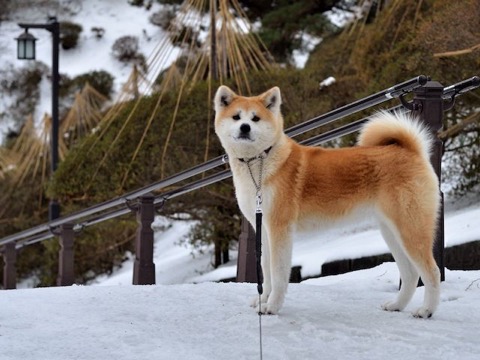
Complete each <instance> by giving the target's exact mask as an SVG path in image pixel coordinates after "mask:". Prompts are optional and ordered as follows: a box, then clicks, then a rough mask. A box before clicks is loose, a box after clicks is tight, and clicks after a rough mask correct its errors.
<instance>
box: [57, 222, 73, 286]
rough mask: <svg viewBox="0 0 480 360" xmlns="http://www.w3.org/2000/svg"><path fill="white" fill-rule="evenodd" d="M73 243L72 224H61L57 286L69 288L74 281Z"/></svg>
mask: <svg viewBox="0 0 480 360" xmlns="http://www.w3.org/2000/svg"><path fill="white" fill-rule="evenodd" d="M74 241H75V232H74V231H73V224H71V223H67V224H63V225H62V228H61V231H60V236H59V239H58V242H59V244H60V251H59V253H58V277H57V285H58V286H70V285H72V284H73V283H74V281H75V275H74V271H73V264H74V250H73V243H74Z"/></svg>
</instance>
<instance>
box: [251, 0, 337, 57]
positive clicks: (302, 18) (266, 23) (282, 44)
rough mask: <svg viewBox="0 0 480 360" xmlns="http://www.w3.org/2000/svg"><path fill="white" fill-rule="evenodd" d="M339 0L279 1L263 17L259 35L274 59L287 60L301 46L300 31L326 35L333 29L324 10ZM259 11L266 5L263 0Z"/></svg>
mask: <svg viewBox="0 0 480 360" xmlns="http://www.w3.org/2000/svg"><path fill="white" fill-rule="evenodd" d="M337 2H338V1H321V2H320V1H309V0H302V1H288V0H283V1H279V2H278V3H276V4H275V6H274V7H273V10H271V11H269V12H267V13H266V14H265V15H264V16H263V17H262V28H261V30H260V33H259V35H260V37H261V39H262V40H263V41H264V43H265V44H266V46H267V48H268V49H269V51H270V52H271V53H272V54H273V55H274V56H275V58H276V59H277V61H286V60H288V59H289V57H290V56H291V54H292V52H293V50H295V49H298V48H300V47H301V39H300V36H299V35H300V34H301V33H303V32H307V33H309V34H311V35H316V36H322V37H323V36H327V35H329V34H331V33H334V32H335V31H336V28H335V26H333V25H332V24H331V23H330V21H329V20H328V19H327V18H326V17H325V16H324V15H323V12H325V11H327V10H329V9H331V8H332V6H333V5H334V4H335V3H337ZM254 9H258V11H262V9H263V10H264V9H268V7H267V6H266V4H265V3H263V4H261V7H260V8H254Z"/></svg>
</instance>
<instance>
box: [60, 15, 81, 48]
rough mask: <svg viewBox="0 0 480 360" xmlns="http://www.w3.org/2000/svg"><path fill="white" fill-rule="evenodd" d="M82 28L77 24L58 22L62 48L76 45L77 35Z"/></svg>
mask: <svg viewBox="0 0 480 360" xmlns="http://www.w3.org/2000/svg"><path fill="white" fill-rule="evenodd" d="M82 30H83V28H82V26H81V25H79V24H75V23H72V22H68V21H64V22H61V23H60V43H61V44H62V48H63V49H64V50H69V49H73V48H75V47H77V43H78V37H79V35H80V33H81V32H82Z"/></svg>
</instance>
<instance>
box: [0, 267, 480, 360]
mask: <svg viewBox="0 0 480 360" xmlns="http://www.w3.org/2000/svg"><path fill="white" fill-rule="evenodd" d="M171 271H172V272H175V271H177V269H171ZM397 288H398V272H397V269H396V267H395V265H394V264H393V263H387V264H383V265H381V266H378V267H376V268H373V269H369V270H364V271H358V272H354V273H349V274H345V275H341V276H332V277H325V278H320V279H315V280H308V281H306V282H304V283H301V284H291V286H290V288H289V292H288V294H287V299H286V304H285V306H284V308H283V309H282V311H281V313H280V314H279V315H275V316H262V318H261V319H262V332H263V357H264V359H292V360H296V359H352V360H353V359H355V360H359V359H368V360H375V359H379V360H384V359H389V360H394V359H399V360H405V359H412V360H413V359H419V360H429V359H432V360H433V359H435V360H437V359H462V360H474V359H478V356H479V354H480V342H479V339H478V334H479V330H480V311H478V310H479V309H478V307H479V304H480V271H470V272H462V271H447V280H446V281H445V282H444V283H442V295H441V304H440V306H439V309H438V311H437V313H436V314H435V315H434V317H433V318H431V319H428V320H423V319H415V318H413V317H412V316H411V315H410V314H409V312H410V311H412V310H413V309H414V308H415V307H417V306H419V305H420V304H421V298H422V293H423V288H419V289H417V293H416V295H415V297H414V299H413V300H412V304H411V305H410V306H409V307H408V308H407V309H406V311H404V312H398V313H388V312H384V311H382V310H381V309H380V304H382V303H383V302H384V301H386V300H389V299H391V298H393V297H394V296H395V294H396V292H397ZM255 295H256V286H255V285H254V284H236V283H228V284H222V283H203V284H197V285H192V284H189V285H187V284H183V285H155V286H133V285H130V286H72V287H64V288H44V289H27V290H11V291H3V292H2V293H1V296H0V349H1V350H0V358H1V359H2V360H17V359H21V360H30V359H32V360H39V359H48V360H57V359H58V360H60V359H61V360H68V359H112V360H132V359H158V360H160V359H165V360H167V359H168V360H170V359H188V360H197V359H198V360H200V359H202V360H203V359H209V360H212V359H259V358H260V356H259V339H258V336H259V320H258V316H257V314H256V313H255V311H254V310H253V309H252V308H250V307H249V306H248V305H247V303H248V302H249V300H250V298H251V297H253V296H255Z"/></svg>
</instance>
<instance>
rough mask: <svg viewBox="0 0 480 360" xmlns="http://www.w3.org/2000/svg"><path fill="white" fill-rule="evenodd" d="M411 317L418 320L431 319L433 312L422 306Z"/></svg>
mask: <svg viewBox="0 0 480 360" xmlns="http://www.w3.org/2000/svg"><path fill="white" fill-rule="evenodd" d="M412 315H413V317H416V318H418V319H428V318H431V317H432V315H433V311H432V310H430V309H427V308H425V307H423V306H422V307H421V308H419V309H417V310H416V311H414V312H413V314H412Z"/></svg>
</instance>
